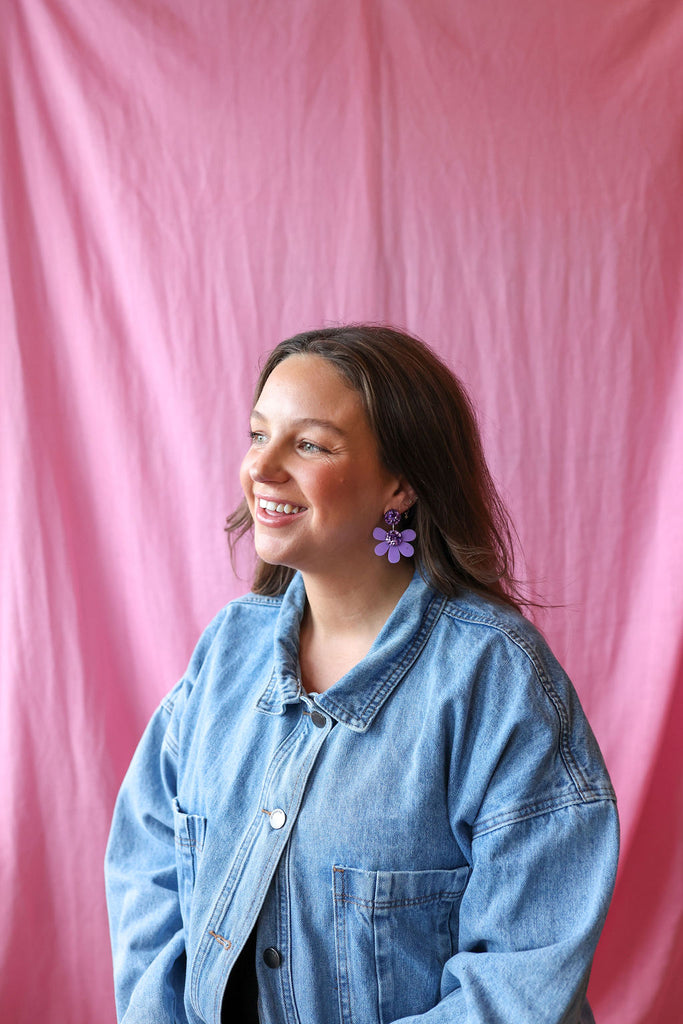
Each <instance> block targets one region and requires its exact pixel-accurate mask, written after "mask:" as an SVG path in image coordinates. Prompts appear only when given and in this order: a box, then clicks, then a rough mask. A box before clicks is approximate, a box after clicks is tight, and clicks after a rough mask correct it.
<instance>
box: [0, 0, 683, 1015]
mask: <svg viewBox="0 0 683 1024" xmlns="http://www.w3.org/2000/svg"><path fill="white" fill-rule="evenodd" d="M1 24H2V30H1V32H0V103H1V104H2V108H1V111H0V115H1V116H0V132H1V135H0V174H1V176H2V178H1V186H2V195H1V200H0V201H1V203H2V214H3V218H2V229H1V237H0V332H1V333H0V337H1V339H2V343H1V347H0V360H1V364H0V373H1V379H2V402H0V457H1V460H2V461H1V469H2V479H1V480H0V489H1V494H2V502H1V506H0V507H1V519H0V524H1V525H0V529H1V531H2V532H1V535H0V551H1V552H2V556H1V562H2V575H1V577H0V579H1V586H2V599H1V602H0V628H1V634H0V658H1V659H2V687H1V689H0V757H1V758H2V766H1V767H2V775H1V778H2V791H3V814H4V819H3V820H4V822H5V825H4V827H3V828H2V830H0V869H1V871H2V877H1V879H0V892H1V893H2V897H1V899H2V922H3V927H2V929H1V930H0V1016H1V1017H2V1019H3V1020H5V1019H6V1020H12V1021H13V1024H24V1022H26V1024H28V1022H31V1024H33V1022H34V1021H36V1020H40V1021H41V1022H42V1024H64V1022H67V1021H68V1022H69V1024H110V1022H113V1020H114V1009H113V996H112V984H111V966H110V953H109V944H108V934H107V924H106V915H105V907H104V897H103V888H102V870H101V862H102V857H103V852H104V845H105V841H106V836H107V831H108V826H109V819H110V814H111V809H112V805H113V800H114V797H115V793H116V791H117V788H118V785H119V783H120V781H121V778H122V775H123V772H124V770H125V768H126V765H127V762H128V760H129V758H130V755H131V753H132V751H133V748H134V745H135V743H136V741H137V739H138V737H139V735H140V733H141V730H142V728H143V726H144V723H145V721H146V719H147V717H148V716H149V714H150V713H151V711H152V709H153V708H154V706H155V705H156V703H157V702H158V701H159V699H160V698H161V696H162V694H163V693H164V692H165V691H166V690H168V689H169V688H170V687H171V685H172V684H173V683H174V682H175V680H176V679H177V677H178V676H179V675H181V674H182V672H183V670H184V667H185V663H186V660H187V658H188V656H189V654H190V651H191V649H192V647H193V644H194V641H195V640H196V638H197V636H198V634H199V631H200V630H201V628H202V627H203V626H204V625H205V624H206V623H207V621H208V620H209V618H210V617H211V616H212V614H213V613H214V612H215V611H216V610H217V609H218V607H220V606H221V605H222V604H223V603H224V602H225V601H227V600H228V599H229V598H231V597H232V596H235V595H236V594H237V593H239V592H241V591H242V590H244V589H246V586H247V585H246V583H245V582H244V581H242V582H240V581H236V580H235V579H234V578H233V576H232V573H231V569H230V565H229V560H228V556H227V552H226V545H225V541H224V535H223V532H222V525H223V520H224V516H225V515H226V513H227V512H228V511H229V510H230V509H231V508H232V507H233V506H234V505H235V503H236V502H237V500H238V498H239V490H238V482H237V468H238V465H239V461H240V457H241V454H242V451H243V449H244V447H245V445H246V431H247V414H248V409H249V405H250V394H251V387H252V383H253V380H254V376H255V372H256V368H257V363H258V360H259V358H260V357H261V356H262V354H263V353H264V352H265V351H266V350H267V349H269V348H270V347H272V346H273V345H274V344H275V343H276V342H277V341H278V340H279V339H280V338H282V337H284V336H286V335H288V334H291V333H294V332H296V331H298V330H301V329H304V328H308V327H312V326H316V325H319V324H322V323H330V322H337V321H347V320H381V321H389V322H392V323H394V324H397V325H399V326H404V327H407V328H408V329H410V330H412V331H414V332H416V333H418V334H419V335H420V336H422V337H423V338H424V339H425V340H427V341H429V342H430V343H431V344H433V346H434V347H435V348H436V349H437V350H438V352H439V353H440V354H441V355H442V356H443V357H445V358H446V359H447V360H448V361H449V363H450V364H451V365H452V367H453V368H454V369H455V371H456V372H457V373H458V374H459V375H460V376H461V377H462V378H463V379H464V381H465V382H466V384H467V385H468V387H469V389H470V391H471V393H472V395H473V397H474V400H475V403H476V405H477V407H478V409H479V412H480V418H481V425H482V429H483V433H484V438H485V443H486V447H487V451H488V454H489V459H490V463H491V466H492V469H493V472H494V475H495V477H496V479H497V481H498V483H499V485H500V488H501V490H502V493H503V494H504V496H505V498H506V499H507V501H508V503H509V506H510V509H511V512H512V514H513V517H514V519H515V521H516V524H517V527H518V531H519V537H520V542H521V545H522V547H523V550H524V556H525V557H524V559H523V560H522V562H521V563H520V572H521V574H522V575H525V576H526V577H528V578H530V579H532V580H534V581H536V584H537V587H538V589H539V591H540V593H541V594H542V595H543V597H544V598H545V599H546V600H547V601H548V602H550V603H551V604H553V605H555V606H556V607H554V608H552V609H550V610H548V611H546V612H544V613H542V614H541V615H540V616H539V619H538V621H539V624H540V625H541V627H542V628H543V629H544V630H545V632H546V634H547V635H548V637H549V639H550V641H551V643H552V644H553V646H554V648H555V650H556V652H557V654H558V656H559V657H560V659H561V660H562V661H563V663H564V664H565V666H566V667H567V669H568V670H569V672H570V674H571V676H572V678H573V679H574V681H575V684H576V686H577V689H578V691H579V693H580V695H581V698H582V700H583V702H584V705H585V707H586V710H587V712H588V714H589V717H590V719H591V721H592V723H593V726H594V728H595V731H596V733H597V735H598V738H599V740H600V742H601V745H602V747H603V750H604V753H605V757H606V759H607V762H608V765H609V767H610V770H611V773H612V776H613V779H614V782H615V785H616V788H617V792H618V795H619V800H620V810H621V815H622V825H623V852H622V861H621V871H620V876H619V881H618V884H617V891H616V895H615V899H614V904H613V908H612V910H611V912H610V916H609V918H608V923H607V926H606V929H605V933H604V935H603V938H602V940H601V944H600V947H599V950H598V955H597V958H596V964H595V969H594V975H593V980H592V983H591V990H590V994H591V999H592V1001H593V1004H594V1007H595V1010H596V1016H597V1017H598V1019H599V1021H600V1024H640V1022H645V1021H647V1022H648V1024H668V1022H673V1021H675V1020H677V1019H678V1014H679V1013H680V1006H681V1004H682V1003H683V967H682V966H681V957H682V945H681V938H680V936H681V916H682V908H683V872H681V870H680V863H681V855H682V852H683V838H682V824H681V795H682V792H681V776H682V773H681V759H680V753H679V749H680V746H681V744H680V737H681V735H682V734H683V706H682V703H681V694H682V683H683V680H682V678H681V676H682V671H681V665H682V653H681V618H682V616H681V612H682V605H683V586H682V584H681V570H682V568H683V566H682V561H683V559H682V554H683V482H682V481H683V459H682V458H681V439H682V437H683V349H682V346H681V332H682V330H683V327H682V325H683V288H682V280H681V276H682V275H681V266H682V263H683V233H682V231H681V228H682V220H683V215H682V212H681V210H682V207H681V156H680V131H681V129H680V125H681V118H682V116H683V89H682V88H681V86H682V85H683V62H682V61H681V52H683V4H681V3H676V2H672V3H654V2H653V0H651V2H645V3H636V2H635V0H626V2H625V0H605V2H603V3H600V4H596V3H595V2H594V0H571V2H569V0H564V2H563V0H559V2H558V3H555V4H552V5H549V4H547V3H545V2H542V0H531V2H529V3H526V4H522V5H519V4H511V3H509V0H480V2H478V3H476V4H472V3H469V2H465V0H455V2H446V0H421V2H420V3H419V4H418V3H415V2H413V0H392V2H383V0H377V2H374V0H372V2H371V0H366V2H361V0H349V2H348V3H342V4H340V3H336V2H332V0H322V2H321V0H305V2H304V0H290V2H288V3H276V2H271V3H241V2H239V0H202V2H200V3H192V4H179V3H175V2H173V0H89V2H88V3H83V2H81V0H5V3H3V4H2V13H1ZM242 568H243V575H244V576H245V578H246V576H247V574H248V568H249V558H248V555H245V557H244V562H243V567H242ZM307 1024H308V1022H307ZM310 1024H313V1022H310Z"/></svg>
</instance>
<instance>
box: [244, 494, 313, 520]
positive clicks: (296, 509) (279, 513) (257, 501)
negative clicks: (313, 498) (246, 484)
mask: <svg viewBox="0 0 683 1024" xmlns="http://www.w3.org/2000/svg"><path fill="white" fill-rule="evenodd" d="M305 512H306V506H305V505H295V504H293V503H292V502H291V501H277V500H276V499H274V498H254V519H256V520H257V521H258V522H259V523H263V524H264V525H266V526H286V525H287V524H288V523H291V522H292V521H293V520H295V519H299V518H300V517H301V516H302V515H303V514H304V513H305Z"/></svg>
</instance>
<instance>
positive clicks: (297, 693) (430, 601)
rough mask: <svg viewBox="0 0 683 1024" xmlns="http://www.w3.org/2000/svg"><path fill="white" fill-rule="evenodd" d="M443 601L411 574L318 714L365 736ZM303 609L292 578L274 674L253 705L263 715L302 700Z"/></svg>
mask: <svg viewBox="0 0 683 1024" xmlns="http://www.w3.org/2000/svg"><path fill="white" fill-rule="evenodd" d="M446 601H447V598H446V597H444V596H443V595H442V594H439V593H438V592H437V591H435V590H432V589H431V587H429V586H428V585H427V584H426V583H425V582H424V580H423V579H422V577H421V576H420V575H419V574H418V573H417V572H416V573H415V575H414V576H413V579H412V580H411V582H410V584H409V586H408V588H407V589H406V591H405V592H404V593H403V595H402V596H401V598H400V600H399V602H398V604H397V605H396V607H395V608H394V610H393V612H392V613H391V615H390V616H389V618H388V619H387V621H386V622H385V624H384V626H383V627H382V629H381V631H380V633H379V635H378V636H377V638H376V640H375V642H374V644H373V645H372V647H371V648H370V650H369V652H368V654H367V655H366V656H365V658H363V660H362V661H360V662H359V663H358V664H357V665H355V666H354V667H353V668H352V669H351V671H350V672H347V673H346V675H345V676H342V678H341V679H339V680H338V681H337V682H336V683H335V684H334V686H332V687H330V689H329V690H326V691H325V692H324V693H321V694H319V695H317V696H316V698H315V700H316V704H317V705H318V706H319V707H320V709H321V710H322V711H325V712H326V713H327V714H328V715H330V717H331V718H334V719H336V721H338V722H342V723H343V724H344V725H346V726H348V727H349V728H350V729H353V730H354V731H356V732H365V730H366V729H368V728H369V726H370V725H371V724H372V721H373V719H374V718H375V715H376V714H377V712H378V711H379V710H380V708H381V707H382V705H383V704H384V702H385V700H386V699H387V697H388V696H389V694H390V693H391V692H392V690H394V688H395V687H396V686H397V685H398V684H399V682H400V681H401V679H402V678H403V676H404V675H405V674H406V672H407V671H408V670H409V669H410V668H411V666H412V665H413V663H414V662H415V660H416V659H417V657H418V656H419V654H420V651H421V650H422V648H423V647H424V645H425V643H426V642H427V639H428V638H429V635H430V633H431V631H432V629H433V628H434V625H435V623H436V621H437V619H438V617H439V614H440V612H441V609H442V608H443V606H444V604H445V603H446ZM305 604H306V591H305V588H304V582H303V579H302V577H301V574H300V573H297V574H296V575H295V576H294V578H293V579H292V582H291V583H290V585H289V587H288V588H287V590H286V591H285V593H284V595H283V598H282V604H281V606H280V612H279V615H278V619H277V623H276V626H275V638H274V658H273V668H272V671H271V675H270V678H269V680H268V684H267V686H266V688H265V690H264V691H263V693H262V694H261V697H260V699H259V701H258V704H257V707H258V708H259V709H260V710H261V711H265V712H266V713H267V714H271V715H282V714H284V712H285V710H286V706H287V705H288V704H294V703H296V702H297V701H298V700H299V699H300V697H301V685H300V683H299V628H300V624H301V618H302V616H303V613H304V607H305Z"/></svg>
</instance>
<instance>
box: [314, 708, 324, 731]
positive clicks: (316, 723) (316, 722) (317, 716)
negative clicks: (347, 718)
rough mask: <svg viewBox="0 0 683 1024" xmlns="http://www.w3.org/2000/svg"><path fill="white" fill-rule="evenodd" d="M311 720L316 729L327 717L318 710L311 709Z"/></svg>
mask: <svg viewBox="0 0 683 1024" xmlns="http://www.w3.org/2000/svg"><path fill="white" fill-rule="evenodd" d="M311 721H312V722H313V725H314V726H315V727H316V729H322V728H323V726H324V725H325V722H326V721H327V719H326V718H325V716H324V715H321V714H320V712H319V711H311Z"/></svg>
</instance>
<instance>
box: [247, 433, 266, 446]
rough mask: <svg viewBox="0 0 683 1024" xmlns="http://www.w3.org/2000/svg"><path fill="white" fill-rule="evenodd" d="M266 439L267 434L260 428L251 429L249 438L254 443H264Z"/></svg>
mask: <svg viewBox="0 0 683 1024" xmlns="http://www.w3.org/2000/svg"><path fill="white" fill-rule="evenodd" d="M265 439H266V435H265V434H263V433H261V431H260V430H250V431H249V440H250V441H251V443H252V444H263V442H264V441H265Z"/></svg>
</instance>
